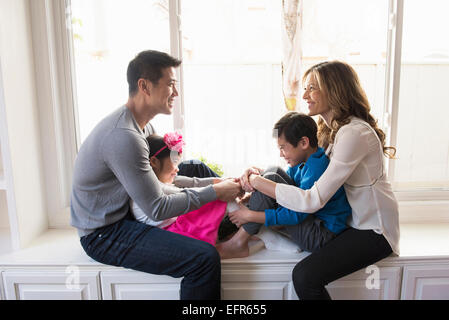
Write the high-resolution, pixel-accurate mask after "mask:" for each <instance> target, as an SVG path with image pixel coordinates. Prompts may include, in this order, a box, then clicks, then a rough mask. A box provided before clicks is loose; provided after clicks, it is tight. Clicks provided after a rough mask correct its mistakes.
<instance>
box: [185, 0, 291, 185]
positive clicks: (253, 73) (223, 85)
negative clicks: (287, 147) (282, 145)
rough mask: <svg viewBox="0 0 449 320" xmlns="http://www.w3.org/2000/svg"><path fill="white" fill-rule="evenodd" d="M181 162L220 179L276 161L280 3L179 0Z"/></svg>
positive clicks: (279, 105)
mask: <svg viewBox="0 0 449 320" xmlns="http://www.w3.org/2000/svg"><path fill="white" fill-rule="evenodd" d="M181 4H182V7H181V16H182V32H183V39H182V40H183V70H184V90H183V95H184V100H185V102H184V109H185V114H184V116H185V126H186V130H185V134H186V140H187V141H186V142H187V145H186V150H187V158H195V157H198V156H202V157H204V158H206V159H207V160H208V161H210V162H213V163H217V164H220V165H221V166H222V168H223V171H224V174H225V175H227V176H239V175H240V174H241V173H242V171H243V170H244V169H245V168H247V167H248V166H249V165H258V166H260V167H266V166H268V165H273V164H277V163H279V161H280V158H279V153H278V151H277V147H276V141H275V140H274V139H273V138H272V131H271V129H272V127H273V125H274V123H275V122H276V120H278V119H279V118H280V117H281V115H282V114H283V112H284V110H285V107H284V103H283V97H282V91H281V90H282V88H281V59H282V56H281V54H282V52H281V49H282V43H281V37H280V33H281V1H248V0H245V1H241V0H232V1H230V0H216V1H209V0H197V1H182V2H181Z"/></svg>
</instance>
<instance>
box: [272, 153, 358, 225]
mask: <svg viewBox="0 0 449 320" xmlns="http://www.w3.org/2000/svg"><path fill="white" fill-rule="evenodd" d="M328 165H329V158H328V157H327V156H326V154H325V152H324V149H323V148H318V150H317V151H316V152H315V153H313V154H312V155H311V156H310V157H309V159H307V161H306V162H305V163H300V164H298V165H296V166H294V167H290V168H289V169H288V170H287V174H288V175H289V176H290V177H291V178H292V179H293V181H295V184H296V186H297V187H299V188H301V189H303V190H308V189H310V188H312V187H313V185H314V183H315V181H317V180H318V179H319V178H320V177H321V175H322V174H323V173H324V171H325V170H326V168H327V166H328ZM351 213H352V209H351V206H350V205H349V202H348V199H347V198H346V194H345V190H344V188H343V186H342V187H340V188H339V189H338V190H337V192H336V193H335V194H334V195H333V196H332V198H331V199H330V200H329V201H328V202H327V203H326V205H325V206H324V207H323V208H321V209H320V210H318V211H317V212H315V213H311V214H314V215H316V216H317V217H318V218H319V219H321V220H323V222H324V226H325V227H326V228H327V229H328V230H329V231H332V232H333V233H335V234H339V233H340V232H342V231H343V230H345V229H346V228H347V224H346V221H347V219H348V217H349V215H350V214H351ZM307 215H309V213H304V212H296V211H293V210H290V209H287V208H284V207H282V206H279V207H278V208H277V209H267V210H265V225H266V226H272V225H296V224H299V223H301V222H302V221H304V219H305V218H306V217H307Z"/></svg>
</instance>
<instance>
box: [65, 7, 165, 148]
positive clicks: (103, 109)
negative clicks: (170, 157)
mask: <svg viewBox="0 0 449 320" xmlns="http://www.w3.org/2000/svg"><path fill="white" fill-rule="evenodd" d="M69 10H70V11H71V19H72V20H71V26H72V35H73V57H74V59H73V60H74V68H75V81H74V82H75V84H76V92H77V94H76V102H77V103H76V107H77V111H78V117H79V128H78V129H79V139H80V141H79V145H80V144H81V143H82V141H84V139H85V138H86V136H87V135H88V134H89V133H90V131H91V130H92V129H93V128H94V126H95V125H96V124H97V123H98V122H99V121H100V120H101V119H102V118H104V117H105V116H106V115H107V114H109V113H111V112H113V111H114V110H115V109H117V108H118V107H120V105H121V104H122V105H123V104H124V103H126V101H127V100H128V84H127V82H126V70H127V67H128V63H129V61H131V60H132V59H133V58H134V56H135V55H136V54H137V53H139V52H141V51H143V50H148V49H154V50H159V51H163V52H167V53H170V28H169V19H168V3H167V2H166V1H158V0H153V1H149V0H127V1H109V0H95V1H92V0H71V7H70V8H69ZM152 123H153V125H154V126H155V128H156V131H158V132H161V133H163V132H166V131H170V130H173V121H172V119H171V117H169V116H165V115H158V116H157V117H156V118H155V119H154V120H153V121H152Z"/></svg>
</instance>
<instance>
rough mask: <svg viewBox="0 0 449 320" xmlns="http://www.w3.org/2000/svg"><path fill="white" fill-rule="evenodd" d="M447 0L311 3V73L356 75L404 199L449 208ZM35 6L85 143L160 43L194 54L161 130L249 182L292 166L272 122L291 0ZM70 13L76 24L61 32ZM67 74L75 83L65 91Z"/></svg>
mask: <svg viewBox="0 0 449 320" xmlns="http://www.w3.org/2000/svg"><path fill="white" fill-rule="evenodd" d="M446 2H447V1H445V0H431V1H426V2H423V1H418V0H407V1H403V0H365V1H359V0H341V1H333V0H302V1H300V3H301V13H302V15H301V19H302V24H301V25H302V29H301V32H302V44H301V45H302V70H303V71H305V70H306V69H307V68H308V67H309V66H311V65H312V64H314V63H316V62H319V61H322V60H328V59H342V60H345V61H347V62H349V63H350V64H351V65H353V66H354V67H355V69H356V71H357V72H358V73H359V75H360V78H361V81H362V85H363V87H364V89H365V90H366V92H367V95H368V99H369V101H370V103H371V106H372V111H373V113H374V115H375V116H376V117H377V119H378V120H379V124H380V126H381V127H382V128H383V129H384V130H385V132H386V133H387V134H388V138H389V139H390V140H391V141H392V143H393V145H394V146H396V147H397V149H398V154H397V155H398V159H397V160H393V161H389V166H390V167H389V171H388V172H389V174H390V180H391V181H392V182H393V186H394V189H395V191H396V192H397V195H400V197H399V200H444V201H447V200H449V196H448V195H449V132H448V129H447V128H448V127H447V125H445V123H444V121H445V119H446V118H447V115H448V114H447V108H446V106H447V101H449V99H448V98H449V96H448V91H447V90H445V78H447V75H448V72H449V64H448V61H449V41H448V40H447V37H445V36H444V35H443V34H442V31H443V30H447V29H448V27H449V25H448V21H447V19H445V17H444V12H447V9H449V8H448V6H449V4H447V3H446ZM35 3H36V4H35ZM37 3H41V2H37V1H36V2H32V4H31V6H32V8H34V7H36V8H38V7H39V8H40V7H42V8H40V9H39V10H40V11H42V12H43V13H42V15H44V16H45V17H46V18H45V19H47V24H46V25H45V27H42V26H41V28H40V29H38V28H35V27H33V30H52V32H53V33H54V36H53V38H54V39H53V38H52V35H50V36H49V40H48V43H49V48H50V52H49V53H50V54H49V57H50V58H49V59H48V60H49V61H50V62H49V63H50V64H52V63H51V61H53V60H54V61H56V62H57V63H55V66H54V67H55V69H57V70H58V76H59V77H55V79H56V80H58V81H56V80H52V81H55V82H54V83H55V85H54V87H55V89H54V90H56V91H57V92H59V93H60V96H61V99H60V101H61V103H53V110H55V111H52V112H55V113H57V112H61V113H62V115H65V118H66V119H73V118H76V120H77V126H76V127H77V130H78V133H77V135H78V140H77V143H78V145H79V144H80V143H81V142H82V141H83V139H84V138H85V137H86V136H87V134H88V133H89V132H90V130H91V129H92V128H93V126H94V125H95V124H96V123H97V122H98V121H99V120H100V119H101V118H103V117H104V116H105V115H106V114H108V113H110V112H112V111H113V110H115V109H116V108H118V107H119V106H120V104H123V103H125V102H126V100H127V96H128V88H127V83H126V77H125V74H126V67H127V64H128V62H129V61H130V60H131V59H132V58H133V57H134V55H135V54H136V53H138V52H140V51H142V50H146V49H150V48H151V49H157V50H161V51H165V52H168V53H171V54H172V55H174V56H176V57H178V58H182V59H183V64H182V67H181V68H179V72H180V74H179V77H178V78H179V79H180V80H181V81H180V87H181V88H180V89H181V90H180V91H181V96H180V97H179V100H180V101H179V103H180V106H179V107H178V108H175V112H174V117H171V116H163V115H159V116H157V117H156V118H155V119H153V121H152V123H153V124H154V125H155V127H156V129H157V131H158V132H159V133H164V132H166V131H170V130H173V129H181V130H183V133H184V135H185V138H186V140H187V145H186V149H185V150H186V152H185V156H186V158H196V157H199V156H202V157H204V158H206V159H207V160H208V161H210V162H213V163H217V164H220V165H222V166H223V170H224V173H225V175H227V176H235V175H239V174H240V173H241V171H242V169H243V168H245V167H246V166H248V165H259V166H261V167H265V166H267V165H271V164H281V165H283V164H284V162H283V161H282V160H281V159H280V157H279V155H278V151H277V147H276V142H275V140H274V139H273V138H272V137H271V128H272V126H273V124H274V122H275V121H276V120H277V119H279V118H280V117H281V116H282V114H283V113H284V112H285V110H286V109H285V107H284V101H283V97H282V78H281V60H282V43H281V41H282V40H281V38H282V37H281V36H280V34H281V28H282V14H281V13H282V8H281V6H282V1H280V0H279V1H269V0H243V1H238V0H215V1H207V0H151V1H150V0H127V1H124V0H116V1H108V0H96V1H91V0H71V1H70V0H64V1H61V2H52V1H48V2H47V1H45V2H42V3H45V6H48V8H47V7H45V8H44V7H43V5H41V4H37ZM64 5H65V6H64ZM67 8H68V9H67ZM402 8H403V10H402ZM35 10H37V9H32V12H34V11H35ZM33 16H35V14H34V13H33ZM66 16H67V17H68V18H69V20H68V25H69V26H70V28H68V29H66V28H64V27H62V26H63V25H64V24H66V23H67V22H66V21H65V18H66ZM50 20H52V21H50ZM61 21H62V22H61ZM50 22H51V23H50ZM402 22H403V24H402ZM35 24H36V23H35ZM400 31H403V32H402V37H401V36H400V35H401V32H400ZM42 32H44V31H42ZM47 32H48V31H47ZM64 32H65V33H66V38H64V34H65V33H64ZM67 36H68V37H69V38H68V39H67ZM67 43H69V44H70V45H69V46H68V47H69V49H67V48H66V44H67ZM42 46H43V47H46V46H47V43H45V42H44V44H43V45H42ZM52 46H53V47H52ZM52 48H54V50H53V51H52V50H51V49H52ZM65 50H67V52H68V53H66V52H65ZM401 51H402V55H400V53H401ZM44 52H45V51H44ZM52 53H53V55H54V56H55V57H56V58H55V59H53V60H52V58H51V57H52V55H51V54H52ZM70 55H71V57H72V59H68V58H67V56H70ZM44 58H45V55H43V58H42V59H44ZM401 58H402V62H401ZM38 61H40V60H38ZM37 63H39V62H37ZM71 64H72V65H71ZM61 70H62V71H61ZM71 73H72V74H71ZM399 74H400V77H399V76H398V75H399ZM49 77H50V78H51V75H50V76H49ZM68 78H70V81H72V83H70V85H66V86H65V87H62V88H60V87H58V83H62V82H63V81H66V82H67V81H68V80H67V79H68ZM70 81H69V82H70ZM43 83H45V81H43ZM64 88H65V89H64ZM67 88H69V89H70V88H72V89H73V93H71V91H70V90H68V89H67ZM64 90H66V91H64ZM64 97H65V99H63V98H64ZM392 97H393V98H392ZM60 106H62V108H60ZM72 107H73V108H72ZM303 107H304V106H303V105H301V104H300V108H303ZM58 108H59V109H58ZM49 109H51V108H49ZM58 110H59V111H58ZM70 110H75V111H76V112H74V114H72V113H71V112H72V111H70ZM301 110H304V109H301ZM48 112H51V111H48ZM69 122H70V121H68V122H64V121H62V122H61V124H60V125H59V126H56V129H55V132H56V134H55V138H54V139H55V140H58V139H59V138H58V133H59V132H60V133H61V136H62V137H63V138H60V139H59V140H60V141H59V142H58V141H57V142H58V143H59V144H58V146H57V147H56V154H57V155H56V156H55V158H57V157H59V156H60V155H64V152H65V150H64V148H67V141H71V140H70V139H72V138H70V135H71V134H72V133H71V132H72V131H75V129H73V126H72V127H71V126H66V125H65V123H69ZM44 126H45V125H44ZM67 132H69V133H67ZM430 132H431V133H430ZM67 137H68V138H67ZM43 140H44V141H46V139H45V138H44V139H43ZM72 140H73V139H72ZM45 143H47V142H45ZM52 148H53V147H51V148H50V147H49V148H48V149H49V150H50V151H51V152H54V151H52V150H53V149H52ZM51 152H50V153H51ZM66 168H67V169H66V171H70V166H67V167H66ZM70 175H71V172H69V173H68V174H67V176H70ZM50 178H52V177H51V175H49V177H48V178H47V180H49V179H50ZM66 180H67V181H68V179H66ZM52 183H53V182H52ZM54 185H55V187H54V188H53V189H51V190H55V193H51V192H50V194H52V195H53V194H56V192H59V191H58V190H62V189H64V188H67V189H68V188H69V183H65V184H60V185H59V186H58V185H57V183H54ZM67 186H68V187H67ZM66 194H67V190H66ZM404 194H405V195H407V194H408V196H404ZM445 203H446V202H445ZM446 205H447V203H446ZM445 211H446V212H447V210H445Z"/></svg>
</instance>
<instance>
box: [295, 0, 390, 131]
mask: <svg viewBox="0 0 449 320" xmlns="http://www.w3.org/2000/svg"><path fill="white" fill-rule="evenodd" d="M302 6H303V10H302V16H303V18H302V39H303V41H302V48H303V53H302V57H303V62H304V63H303V70H304V71H306V70H307V69H308V68H309V67H311V66H312V65H314V64H316V63H319V62H321V61H325V60H334V59H337V60H338V59H340V60H343V61H346V62H348V63H350V64H351V65H352V66H353V67H354V69H355V70H356V71H357V73H358V75H359V77H360V81H361V82H362V86H363V88H364V89H365V91H366V94H367V96H368V99H369V102H370V105H371V108H372V112H373V114H374V116H375V117H376V118H377V119H379V122H380V123H381V124H382V125H383V115H384V94H385V65H386V53H387V26H388V23H387V22H388V0H366V1H358V0H341V1H332V0H303V1H302ZM348 8H351V9H350V10H348ZM305 110H307V108H306V107H304V111H305Z"/></svg>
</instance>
